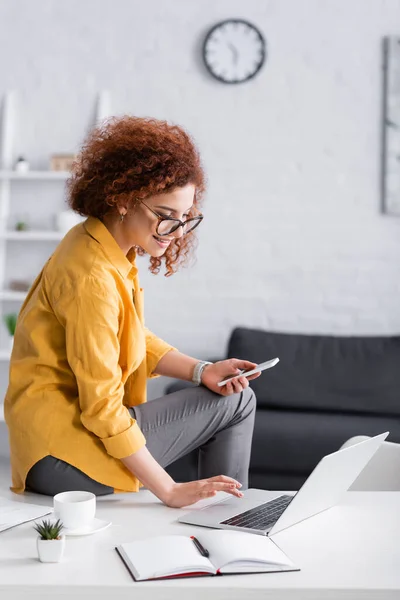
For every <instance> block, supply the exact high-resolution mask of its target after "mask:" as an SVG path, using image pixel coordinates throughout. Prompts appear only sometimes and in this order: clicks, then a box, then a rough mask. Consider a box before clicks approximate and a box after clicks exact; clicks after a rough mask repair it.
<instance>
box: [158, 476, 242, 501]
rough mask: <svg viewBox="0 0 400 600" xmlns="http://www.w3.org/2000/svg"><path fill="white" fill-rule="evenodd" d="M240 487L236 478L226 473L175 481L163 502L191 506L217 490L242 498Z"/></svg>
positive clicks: (212, 494)
mask: <svg viewBox="0 0 400 600" xmlns="http://www.w3.org/2000/svg"><path fill="white" fill-rule="evenodd" d="M240 487H242V486H241V484H240V483H239V482H238V481H236V479H232V477H227V476H226V475H217V476H216V477H210V478H209V479H200V480H199V481H189V482H188V483H174V484H173V485H172V487H171V489H170V490H169V492H168V495H167V496H166V497H164V498H163V502H164V504H166V505H167V506H171V507H172V508H182V506H189V505H190V504H194V503H195V502H197V501H198V500H202V499H203V498H211V497H212V496H215V494H216V493H217V492H227V493H228V494H232V496H236V497H237V498H241V497H242V496H243V494H242V492H240V491H239V488H240Z"/></svg>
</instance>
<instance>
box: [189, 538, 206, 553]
mask: <svg viewBox="0 0 400 600" xmlns="http://www.w3.org/2000/svg"><path fill="white" fill-rule="evenodd" d="M190 539H191V540H192V541H193V543H194V545H195V546H196V548H197V550H198V551H199V552H200V554H201V555H202V556H205V557H207V558H208V557H209V556H210V553H209V551H208V550H207V549H206V548H204V546H202V545H201V544H200V542H199V540H198V539H197V538H195V537H194V535H191V536H190Z"/></svg>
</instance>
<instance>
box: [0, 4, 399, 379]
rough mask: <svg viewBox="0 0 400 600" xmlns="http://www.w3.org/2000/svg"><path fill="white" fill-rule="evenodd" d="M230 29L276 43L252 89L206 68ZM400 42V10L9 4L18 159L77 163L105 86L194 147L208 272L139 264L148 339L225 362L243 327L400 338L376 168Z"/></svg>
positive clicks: (6, 60)
mask: <svg viewBox="0 0 400 600" xmlns="http://www.w3.org/2000/svg"><path fill="white" fill-rule="evenodd" d="M228 17H242V18H246V19H248V20H250V21H252V22H254V23H255V24H256V25H258V26H259V27H260V29H261V30H262V31H263V32H264V34H265V36H266V39H267V43H268V61H267V64H266V67H265V69H264V70H263V71H262V72H261V74H260V75H259V76H258V77H257V78H256V79H255V80H254V81H252V82H250V83H247V84H244V85H239V86H227V85H222V84H220V83H218V82H216V81H214V80H212V79H211V78H210V77H209V76H208V75H207V73H206V72H205V70H204V68H203V66H202V63H201V59H200V55H199V52H200V47H201V43H202V39H203V36H204V35H205V33H206V31H207V29H208V28H209V27H211V26H212V25H213V24H214V23H215V22H217V21H219V20H221V19H223V18H228ZM399 28H400V0H351V1H349V0H279V1H278V0H269V1H268V0H264V1H261V0H247V1H246V2H243V1H242V0H218V1H217V0H202V1H197V2H194V1H193V0H192V1H188V0H170V1H169V2H164V1H162V0H158V1H156V0H147V1H146V2H145V3H143V2H138V1H135V0H114V1H113V2H111V1H106V0H68V2H57V1H56V0H37V1H36V2H32V0H18V1H16V0H3V2H2V3H1V4H0V39H1V40H2V47H3V51H2V52H0V73H1V74H2V76H1V78H0V93H3V92H5V91H6V90H7V89H10V88H14V89H16V90H17V91H18V93H19V95H20V106H19V111H20V115H21V123H20V127H19V131H18V135H17V140H16V142H17V149H16V151H17V153H18V154H20V153H22V154H25V155H27V157H28V158H29V159H30V160H31V163H32V164H33V166H37V167H40V166H47V159H48V155H49V154H50V153H52V152H55V151H73V150H75V149H76V147H77V145H78V143H79V142H80V141H81V139H82V134H83V132H84V130H85V128H86V127H87V125H88V123H89V122H90V121H91V119H92V114H93V107H94V100H95V96H96V93H97V91H98V90H99V89H103V88H106V89H110V91H111V95H112V102H113V108H114V112H115V113H116V114H122V113H124V112H130V113H132V114H136V115H151V116H155V117H159V118H167V119H169V120H173V121H175V122H178V123H181V124H183V125H185V126H186V127H187V129H188V130H189V131H191V132H192V133H193V135H194V136H195V138H196V140H197V142H198V145H199V146H200V149H201V151H202V154H203V158H204V163H205V166H206V170H207V173H208V179H209V193H208V197H207V202H206V205H205V207H204V212H205V215H206V218H205V221H204V223H203V225H202V226H201V230H199V234H200V245H199V249H198V253H197V257H198V259H197V263H196V265H195V266H194V267H193V268H192V269H190V270H184V271H182V272H181V273H179V274H178V275H176V276H174V277H172V278H169V279H166V278H163V277H161V276H157V277H154V276H151V275H150V274H148V273H147V272H146V267H145V261H141V265H143V267H142V283H143V285H144V287H145V290H146V291H145V293H146V299H147V300H146V311H147V324H148V325H149V326H150V327H151V328H152V329H153V330H154V331H156V332H157V333H159V334H160V335H161V336H162V337H164V338H165V339H167V340H169V341H170V342H171V343H173V344H175V345H176V346H178V347H179V348H180V349H181V350H182V351H184V352H188V353H191V354H193V355H196V356H199V357H205V356H210V355H212V356H214V355H219V354H223V352H224V350H225V346H226V342H227V339H228V336H229V333H230V331H231V329H232V327H234V326H235V325H238V324H244V325H251V326H260V327H263V328H271V329H274V330H282V331H289V330H290V331H303V332H340V333H360V334H362V333H398V332H399V331H400V301H399V298H398V296H399V288H400V220H397V219H395V218H393V217H387V216H382V215H381V214H380V192H379V176H380V173H379V168H380V151H381V149H380V136H381V123H380V119H381V62H382V60H381V47H380V44H381V38H382V36H383V35H387V34H394V33H399ZM4 48H5V49H6V52H4ZM39 199H40V198H38V201H39ZM43 202H44V203H45V204H43ZM43 202H41V204H42V209H41V210H44V208H45V207H47V210H48V211H49V212H52V211H53V212H55V208H54V206H53V205H52V203H51V202H52V201H51V199H49V197H48V195H47V196H46V197H45V200H43ZM33 248H34V247H33ZM39 267H40V265H39V264H38V266H37V269H39ZM33 268H34V267H32V269H33ZM5 376H6V372H4V373H3V377H5ZM154 385H155V386H157V385H158V386H159V388H154V389H157V390H158V389H160V386H161V385H162V383H161V382H159V383H158V384H157V383H155V384H154Z"/></svg>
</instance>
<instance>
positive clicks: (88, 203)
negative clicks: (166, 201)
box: [67, 116, 205, 277]
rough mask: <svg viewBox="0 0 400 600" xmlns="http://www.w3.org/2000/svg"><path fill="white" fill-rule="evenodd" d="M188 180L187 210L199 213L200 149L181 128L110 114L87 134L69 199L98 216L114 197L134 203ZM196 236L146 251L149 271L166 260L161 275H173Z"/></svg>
mask: <svg viewBox="0 0 400 600" xmlns="http://www.w3.org/2000/svg"><path fill="white" fill-rule="evenodd" d="M188 184H193V185H194V186H195V196H194V202H193V209H192V211H191V213H192V214H197V213H198V210H199V207H200V204H201V200H202V197H203V194H204V191H205V177H204V171H203V168H202V166H201V161H200V156H199V153H198V151H197V149H196V147H195V145H194V142H193V141H192V139H191V137H190V136H189V134H188V133H186V131H184V129H182V128H181V127H178V126H177V125H169V124H168V123H167V122H166V121H159V120H157V119H149V118H138V117H131V116H124V117H120V118H116V117H113V118H112V119H109V120H108V121H106V122H105V123H104V125H102V126H100V127H98V128H96V129H94V130H93V131H92V132H91V133H90V134H89V136H88V137H87V139H86V140H85V142H84V144H83V146H82V150H81V152H80V154H79V155H78V158H77V160H76V162H75V163H74V168H73V172H72V176H71V178H70V179H69V181H68V184H67V187H68V193H69V197H68V203H69V205H70V207H71V208H72V209H73V210H75V211H76V212H78V213H79V214H81V215H83V216H92V217H97V218H98V219H102V218H103V217H104V215H105V214H107V213H109V212H110V211H112V210H114V209H115V207H116V205H117V203H118V201H121V200H128V202H129V203H130V204H132V205H134V204H136V203H137V202H138V201H139V200H144V199H145V198H148V197H149V196H154V195H157V194H162V193H166V192H169V191H172V190H174V189H175V188H177V187H184V186H185V185H188ZM195 241H196V238H195V235H194V233H190V234H189V235H187V236H182V237H181V238H178V239H176V240H175V242H174V243H173V244H171V245H170V246H169V248H168V249H167V251H166V252H165V254H164V255H163V257H162V258H155V257H150V267H149V269H150V271H151V272H152V273H154V274H156V273H159V272H160V268H161V262H162V260H164V261H165V268H166V273H165V275H166V276H167V277H168V276H169V275H172V274H173V273H175V272H176V271H177V269H178V267H179V266H180V265H182V264H184V263H185V262H186V261H187V259H188V258H189V256H190V255H191V253H192V251H193V250H194V246H195ZM138 253H139V254H142V255H143V254H144V253H145V252H144V251H143V250H141V249H139V251H138Z"/></svg>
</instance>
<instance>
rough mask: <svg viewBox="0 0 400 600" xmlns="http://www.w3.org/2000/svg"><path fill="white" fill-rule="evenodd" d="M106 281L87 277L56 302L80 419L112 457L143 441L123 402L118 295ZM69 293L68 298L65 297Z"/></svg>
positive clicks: (130, 450)
mask: <svg viewBox="0 0 400 600" xmlns="http://www.w3.org/2000/svg"><path fill="white" fill-rule="evenodd" d="M107 284H108V282H102V281H99V280H98V279H95V278H94V277H85V278H84V279H82V280H79V281H77V282H76V283H75V285H74V293H73V294H72V293H71V292H70V291H67V293H66V294H63V296H62V298H61V299H60V301H59V302H57V305H56V307H55V312H56V314H57V317H58V318H59V319H60V321H61V322H62V324H63V325H64V327H65V335H66V350H67V360H68V362H69V364H70V367H71V369H72V371H73V373H74V375H75V377H76V381H77V385H78V394H79V404H80V409H81V415H80V418H81V422H82V424H83V425H84V427H86V429H88V430H89V431H91V432H92V433H93V434H94V435H96V436H97V437H98V438H99V439H100V440H101V441H102V443H103V444H104V447H105V449H106V451H107V453H108V454H110V455H111V456H113V457H114V458H124V457H126V456H129V455H131V454H133V453H135V452H137V450H139V449H140V448H142V447H143V446H144V445H145V443H146V442H145V438H144V436H143V434H142V432H141V431H140V429H139V427H138V425H137V423H136V421H135V419H133V418H132V417H131V415H130V413H129V411H128V409H127V408H126V407H125V406H124V404H123V397H124V383H123V381H122V370H121V367H120V365H119V350H120V348H119V341H118V331H119V311H120V305H119V302H120V300H119V296H118V293H117V292H116V290H115V291H113V289H112V286H111V289H110V285H109V284H108V285H107ZM69 296H70V297H69Z"/></svg>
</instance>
